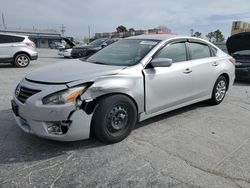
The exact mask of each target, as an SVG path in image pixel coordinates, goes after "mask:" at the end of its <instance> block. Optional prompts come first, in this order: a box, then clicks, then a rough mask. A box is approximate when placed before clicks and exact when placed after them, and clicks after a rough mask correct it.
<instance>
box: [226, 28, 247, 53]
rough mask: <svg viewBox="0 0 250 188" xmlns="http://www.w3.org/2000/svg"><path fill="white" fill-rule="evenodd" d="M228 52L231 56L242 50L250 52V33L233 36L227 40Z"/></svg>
mask: <svg viewBox="0 0 250 188" xmlns="http://www.w3.org/2000/svg"><path fill="white" fill-rule="evenodd" d="M227 50H228V52H229V54H232V53H235V52H237V51H242V50H250V32H244V33H239V34H236V35H232V36H231V37H229V38H228V39H227Z"/></svg>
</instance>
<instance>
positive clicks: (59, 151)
mask: <svg viewBox="0 0 250 188" xmlns="http://www.w3.org/2000/svg"><path fill="white" fill-rule="evenodd" d="M0 129H1V131H0V151H1V152H0V164H10V163H17V162H27V161H40V160H47V159H50V158H54V157H57V156H60V155H65V154H66V153H67V152H68V151H74V150H86V149H89V148H96V147H102V146H105V145H104V144H103V143H101V142H99V141H98V140H96V139H95V138H91V139H89V140H82V141H74V142H59V141H52V140H46V139H43V138H39V137H37V136H34V135H29V134H26V133H24V132H23V131H22V130H21V129H20V128H19V127H18V126H17V125H16V122H15V120H14V117H13V115H12V112H11V110H3V111H0Z"/></svg>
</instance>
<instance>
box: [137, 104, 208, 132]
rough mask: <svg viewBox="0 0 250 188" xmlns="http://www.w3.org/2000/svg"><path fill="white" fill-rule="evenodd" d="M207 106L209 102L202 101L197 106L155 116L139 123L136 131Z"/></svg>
mask: <svg viewBox="0 0 250 188" xmlns="http://www.w3.org/2000/svg"><path fill="white" fill-rule="evenodd" d="M207 106H209V104H208V102H207V101H202V102H199V103H195V104H192V105H189V106H185V107H182V108H179V109H176V110H173V111H170V112H166V113H163V114H160V115H158V116H154V117H152V118H149V119H146V120H144V121H142V122H139V123H137V124H136V126H135V128H134V129H138V128H141V127H144V126H147V125H149V124H151V123H156V122H158V121H162V120H164V119H168V118H171V117H173V116H176V115H181V114H183V113H186V112H188V111H191V110H195V109H197V108H203V107H207Z"/></svg>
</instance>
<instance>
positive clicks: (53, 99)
mask: <svg viewBox="0 0 250 188" xmlns="http://www.w3.org/2000/svg"><path fill="white" fill-rule="evenodd" d="M86 89H87V86H80V87H74V88H70V89H67V90H63V91H59V92H56V93H53V94H51V95H48V96H47V97H44V98H43V100H42V101H43V104H52V105H55V104H56V105H59V104H67V103H75V102H76V99H77V98H78V97H79V96H80V95H82V94H83V93H84V92H85V91H86Z"/></svg>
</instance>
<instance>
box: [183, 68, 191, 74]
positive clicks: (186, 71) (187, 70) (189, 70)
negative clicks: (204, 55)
mask: <svg viewBox="0 0 250 188" xmlns="http://www.w3.org/2000/svg"><path fill="white" fill-rule="evenodd" d="M191 72H192V70H191V69H189V68H187V69H185V70H184V71H183V73H184V74H189V73H191Z"/></svg>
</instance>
